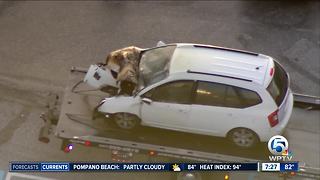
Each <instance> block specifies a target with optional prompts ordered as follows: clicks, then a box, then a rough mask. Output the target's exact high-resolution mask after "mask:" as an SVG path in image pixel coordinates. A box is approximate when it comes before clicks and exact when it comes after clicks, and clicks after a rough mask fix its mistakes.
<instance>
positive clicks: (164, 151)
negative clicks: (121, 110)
mask: <svg viewBox="0 0 320 180" xmlns="http://www.w3.org/2000/svg"><path fill="white" fill-rule="evenodd" d="M83 77H84V74H83V73H81V72H72V73H71V75H70V80H69V83H68V84H69V86H68V87H67V88H66V90H65V94H64V97H63V102H62V106H61V113H60V117H59V121H58V124H57V127H56V131H55V135H56V136H57V137H59V138H62V139H65V140H68V141H71V142H75V143H82V144H84V143H85V142H86V141H89V142H90V143H91V144H92V145H96V146H99V147H105V148H110V149H112V148H115V149H119V148H121V149H122V150H127V151H133V152H141V151H150V150H152V151H156V152H157V154H158V155H163V156H171V157H176V158H183V159H194V160H198V161H199V160H200V161H233V162H249V161H257V159H260V160H262V159H265V157H267V156H266V155H264V154H267V153H268V152H267V151H266V148H264V147H265V144H261V145H258V146H257V147H256V148H255V149H251V150H245V149H236V147H233V146H232V145H229V144H228V143H226V139H224V138H215V137H211V136H202V135H194V134H188V133H181V132H176V131H169V130H161V129H157V128H150V127H140V128H139V129H137V130H135V131H126V130H122V129H119V128H116V127H115V126H114V125H113V123H112V121H111V120H110V119H106V118H103V117H101V116H100V117H98V118H95V117H94V109H95V107H96V106H97V105H98V104H99V102H100V101H101V100H102V99H103V98H104V97H106V96H108V94H106V93H104V92H101V91H98V90H92V88H91V89H90V87H89V86H86V85H85V84H84V83H83V84H81V83H80V82H81V81H82V79H83ZM228 154H229V155H228ZM230 154H232V155H230Z"/></svg>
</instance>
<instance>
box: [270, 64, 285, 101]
mask: <svg viewBox="0 0 320 180" xmlns="http://www.w3.org/2000/svg"><path fill="white" fill-rule="evenodd" d="M274 65H275V67H274V68H275V69H274V71H275V72H274V75H273V78H272V80H271V82H270V84H269V86H268V87H267V91H268V92H269V93H270V95H271V96H272V98H273V99H274V101H275V102H276V104H277V105H278V106H280V105H281V103H282V101H283V100H284V98H285V96H286V93H287V90H288V86H289V85H288V83H289V82H288V76H287V73H286V72H285V71H284V69H283V68H282V67H281V65H280V64H279V63H278V62H276V61H274Z"/></svg>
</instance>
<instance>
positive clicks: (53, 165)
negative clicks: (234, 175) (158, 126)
mask: <svg viewBox="0 0 320 180" xmlns="http://www.w3.org/2000/svg"><path fill="white" fill-rule="evenodd" d="M260 165H261V166H260ZM260 170H261V171H282V172H284V171H298V162H281V163H276V162H275V163H274V162H270V163H261V164H259V163H75V162H11V163H10V167H9V171H10V172H21V171H23V172H81V171H87V172H88V171H89V172H94V171H100V172H108V171H109V172H110V171H260Z"/></svg>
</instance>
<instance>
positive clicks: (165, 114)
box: [141, 80, 195, 131]
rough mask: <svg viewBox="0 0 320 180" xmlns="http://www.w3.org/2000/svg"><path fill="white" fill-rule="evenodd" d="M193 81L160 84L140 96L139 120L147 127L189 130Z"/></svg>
mask: <svg viewBox="0 0 320 180" xmlns="http://www.w3.org/2000/svg"><path fill="white" fill-rule="evenodd" d="M194 84H195V83H194V81H192V80H179V81H173V82H168V83H165V84H162V85H160V86H158V87H155V88H153V89H152V90H150V91H148V92H146V93H145V94H143V95H142V96H141V98H142V105H141V119H142V122H143V123H144V124H146V125H149V126H155V127H161V128H166V129H173V130H180V131H183V130H187V129H189V124H188V120H189V115H190V110H191V104H190V103H191V96H192V92H193V88H194Z"/></svg>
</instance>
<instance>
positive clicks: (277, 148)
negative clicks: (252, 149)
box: [268, 135, 289, 155]
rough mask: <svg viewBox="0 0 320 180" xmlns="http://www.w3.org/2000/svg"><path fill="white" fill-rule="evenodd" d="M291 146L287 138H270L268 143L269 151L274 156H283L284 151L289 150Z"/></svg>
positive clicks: (278, 136)
mask: <svg viewBox="0 0 320 180" xmlns="http://www.w3.org/2000/svg"><path fill="white" fill-rule="evenodd" d="M288 148H289V144H288V141H287V139H286V138H285V137H283V136H280V135H276V136H273V137H272V138H270V140H269V142H268V149H269V151H270V152H271V153H272V154H274V155H281V154H282V153H283V152H284V151H286V150H288Z"/></svg>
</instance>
